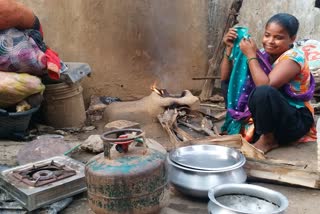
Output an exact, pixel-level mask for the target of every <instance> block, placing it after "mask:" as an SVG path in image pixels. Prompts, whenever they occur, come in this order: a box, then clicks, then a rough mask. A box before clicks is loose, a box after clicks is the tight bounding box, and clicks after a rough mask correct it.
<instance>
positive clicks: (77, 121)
mask: <svg viewBox="0 0 320 214" xmlns="http://www.w3.org/2000/svg"><path fill="white" fill-rule="evenodd" d="M42 114H43V116H44V119H45V121H44V122H45V123H46V124H47V125H49V126H53V127H55V128H67V127H81V126H83V125H84V122H85V120H86V113H85V107H84V102H83V96H82V87H81V86H80V84H71V85H68V84H66V83H57V84H49V85H46V89H45V91H44V102H43V104H42Z"/></svg>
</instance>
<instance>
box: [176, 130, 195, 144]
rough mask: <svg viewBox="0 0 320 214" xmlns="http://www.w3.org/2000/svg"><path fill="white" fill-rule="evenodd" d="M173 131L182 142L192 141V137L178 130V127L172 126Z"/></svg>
mask: <svg viewBox="0 0 320 214" xmlns="http://www.w3.org/2000/svg"><path fill="white" fill-rule="evenodd" d="M173 130H174V132H175V133H177V135H178V136H180V137H181V138H182V141H183V142H186V141H192V140H194V137H192V136H191V135H190V134H189V133H187V132H186V131H184V130H183V129H181V128H179V127H178V126H174V127H173Z"/></svg>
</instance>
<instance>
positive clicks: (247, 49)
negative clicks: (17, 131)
mask: <svg viewBox="0 0 320 214" xmlns="http://www.w3.org/2000/svg"><path fill="white" fill-rule="evenodd" d="M240 49H241V51H242V53H243V54H244V55H246V57H247V58H248V59H249V58H252V57H256V56H257V54H256V53H257V45H256V43H255V42H254V41H253V39H251V38H248V39H246V38H243V39H242V40H241V42H240Z"/></svg>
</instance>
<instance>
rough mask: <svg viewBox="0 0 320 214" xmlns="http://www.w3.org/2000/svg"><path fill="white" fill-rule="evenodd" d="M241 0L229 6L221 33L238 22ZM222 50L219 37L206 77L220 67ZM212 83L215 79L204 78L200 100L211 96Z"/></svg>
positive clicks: (213, 73)
mask: <svg viewBox="0 0 320 214" xmlns="http://www.w3.org/2000/svg"><path fill="white" fill-rule="evenodd" d="M242 1H243V0H234V1H233V2H232V5H231V7H230V12H229V15H228V19H227V22H226V25H225V28H224V30H223V35H224V34H226V33H227V31H228V30H229V28H231V27H232V26H234V25H235V24H237V23H238V20H237V16H238V13H239V11H240V8H241V6H242ZM223 35H222V36H223ZM223 51H224V45H223V41H222V38H221V40H220V42H219V44H218V47H217V48H216V49H215V52H214V54H213V56H212V58H211V59H210V60H209V69H208V72H207V76H208V77H211V76H216V74H217V72H218V70H219V67H220V63H221V61H222V58H223ZM214 83H215V79H211V78H210V79H207V80H205V82H204V84H203V86H202V91H201V94H200V96H199V98H200V100H201V101H204V100H207V99H208V98H209V97H210V96H211V94H212V90H213V87H214Z"/></svg>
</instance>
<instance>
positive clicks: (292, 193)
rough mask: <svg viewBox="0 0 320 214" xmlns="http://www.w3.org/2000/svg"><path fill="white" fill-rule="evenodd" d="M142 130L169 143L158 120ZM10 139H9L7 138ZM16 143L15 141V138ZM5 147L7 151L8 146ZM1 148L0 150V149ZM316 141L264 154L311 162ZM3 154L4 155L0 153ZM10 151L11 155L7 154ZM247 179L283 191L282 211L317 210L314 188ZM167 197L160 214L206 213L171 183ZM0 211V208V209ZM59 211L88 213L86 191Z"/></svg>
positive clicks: (319, 196) (82, 155)
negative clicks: (286, 204) (284, 204)
mask: <svg viewBox="0 0 320 214" xmlns="http://www.w3.org/2000/svg"><path fill="white" fill-rule="evenodd" d="M97 127H98V129H96V130H93V131H89V132H85V133H78V134H73V135H70V136H67V137H66V139H68V142H69V143H72V144H73V145H74V144H76V142H81V141H83V140H85V139H86V138H87V137H88V136H90V135H92V134H102V133H103V129H102V127H103V126H102V124H97ZM142 129H143V130H147V131H146V132H147V137H148V138H153V139H154V140H156V141H157V142H159V143H161V144H163V145H164V144H166V143H169V140H168V138H167V135H166V133H165V132H164V131H163V130H162V128H161V127H160V125H159V124H157V123H154V124H148V125H145V126H142ZM11 143H13V142H11ZM15 143H16V142H15ZM4 144H8V141H0V146H2V147H3V145H4ZM24 144H25V143H16V144H14V145H15V146H14V147H11V150H12V151H11V152H12V154H8V152H6V153H3V154H2V155H1V156H2V159H5V158H12V157H11V156H14V153H15V152H17V151H18V149H19V145H20V147H21V145H24ZM6 148H7V151H8V150H10V149H8V147H6ZM1 151H4V150H3V149H1ZM316 151H317V148H316V144H315V143H308V144H300V145H295V146H290V147H286V148H279V149H277V150H274V151H272V152H271V153H270V154H269V155H268V156H269V157H274V158H277V159H287V160H302V161H306V162H307V163H314V162H315V160H317V155H316ZM3 155H5V157H3ZM10 155H11V156H10ZM93 156H94V155H93V154H90V153H87V152H82V151H81V152H79V151H78V152H75V153H74V154H73V155H72V157H73V158H75V159H77V160H80V161H83V162H86V161H88V160H89V159H90V158H91V157H93ZM248 183H253V184H257V185H261V186H264V187H267V188H270V189H273V190H276V191H279V192H281V193H282V194H284V195H285V196H286V197H287V198H288V200H289V208H288V210H287V212H286V213H290V214H315V213H319V211H318V201H320V192H319V191H318V190H314V189H309V188H304V187H297V186H286V185H280V184H270V183H262V182H258V181H248ZM170 192H171V193H170V200H169V204H168V205H167V206H166V207H164V208H163V209H162V210H161V212H160V214H183V213H190V214H198V213H199V214H200V213H201V214H202V213H208V212H207V203H208V201H207V200H199V199H195V198H189V197H186V196H184V195H182V194H180V193H179V192H177V191H176V190H175V189H174V188H173V187H171V188H170ZM0 213H1V210H0ZM61 213H62V214H87V213H89V214H90V213H92V211H90V208H89V207H88V204H87V198H86V194H85V193H83V194H80V195H77V196H75V197H74V200H73V202H72V203H71V204H70V205H69V206H68V207H67V208H66V209H64V210H63V211H62V212H61Z"/></svg>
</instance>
